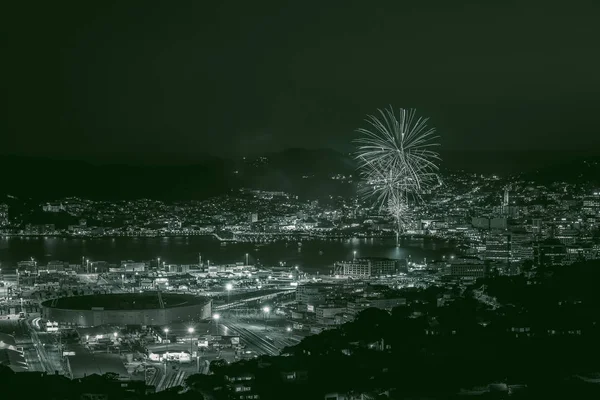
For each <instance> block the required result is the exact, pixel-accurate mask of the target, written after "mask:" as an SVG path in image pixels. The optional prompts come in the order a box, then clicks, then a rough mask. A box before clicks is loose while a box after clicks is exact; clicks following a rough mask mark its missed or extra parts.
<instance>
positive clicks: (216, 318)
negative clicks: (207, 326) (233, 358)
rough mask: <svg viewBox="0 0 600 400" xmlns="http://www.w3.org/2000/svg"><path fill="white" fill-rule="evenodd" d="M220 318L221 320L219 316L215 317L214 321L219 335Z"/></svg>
mask: <svg viewBox="0 0 600 400" xmlns="http://www.w3.org/2000/svg"><path fill="white" fill-rule="evenodd" d="M219 318H221V316H220V315H219V314H215V315H213V319H214V320H215V324H216V326H217V335H218V334H219Z"/></svg>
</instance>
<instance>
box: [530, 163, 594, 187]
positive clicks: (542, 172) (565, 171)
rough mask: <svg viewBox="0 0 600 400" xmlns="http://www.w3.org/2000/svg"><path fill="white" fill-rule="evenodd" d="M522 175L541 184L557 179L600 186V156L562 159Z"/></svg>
mask: <svg viewBox="0 0 600 400" xmlns="http://www.w3.org/2000/svg"><path fill="white" fill-rule="evenodd" d="M522 177H523V178H525V179H530V180H532V181H535V182H538V183H540V184H548V183H552V182H557V181H565V182H579V183H582V182H589V183H591V184H594V185H598V186H599V187H600V157H585V158H582V159H576V160H568V159H567V160H561V161H560V162H555V163H554V164H550V165H547V166H542V167H539V168H536V169H535V170H532V171H529V172H527V173H524V174H522Z"/></svg>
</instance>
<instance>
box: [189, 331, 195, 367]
mask: <svg viewBox="0 0 600 400" xmlns="http://www.w3.org/2000/svg"><path fill="white" fill-rule="evenodd" d="M188 333H189V334H190V361H191V359H192V354H193V353H192V334H193V333H194V328H192V327H191V326H190V327H189V328H188Z"/></svg>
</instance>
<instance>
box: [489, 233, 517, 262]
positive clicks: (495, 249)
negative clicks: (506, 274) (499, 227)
mask: <svg viewBox="0 0 600 400" xmlns="http://www.w3.org/2000/svg"><path fill="white" fill-rule="evenodd" d="M510 246H511V245H510V235H506V234H499V235H490V236H488V237H487V238H486V239H485V259H486V260H490V261H510V258H511V257H510Z"/></svg>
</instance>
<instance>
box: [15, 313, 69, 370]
mask: <svg viewBox="0 0 600 400" xmlns="http://www.w3.org/2000/svg"><path fill="white" fill-rule="evenodd" d="M33 321H34V323H33V324H32V320H31V319H25V320H24V322H23V323H24V324H25V326H26V327H27V330H28V331H29V335H30V337H31V341H32V343H33V346H34V348H35V350H36V352H37V354H38V358H39V360H40V363H41V365H42V368H43V369H44V370H45V371H46V372H47V373H54V371H58V372H59V373H63V372H64V371H63V368H62V365H61V357H60V354H57V353H56V352H53V351H50V353H49V352H48V351H47V348H46V347H47V346H48V345H50V346H54V337H53V336H51V335H50V336H49V334H48V333H47V332H38V330H37V329H36V327H35V326H34V325H35V321H39V318H37V319H34V320H33Z"/></svg>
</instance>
